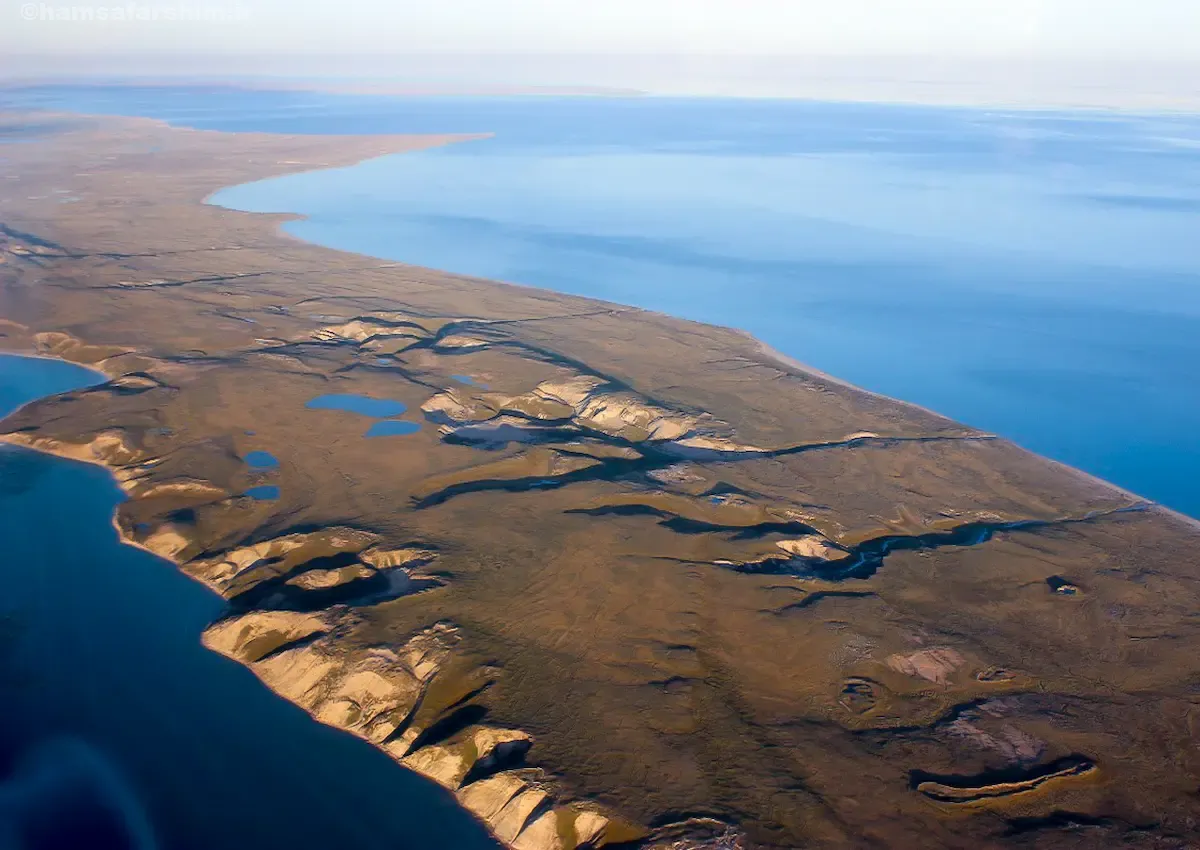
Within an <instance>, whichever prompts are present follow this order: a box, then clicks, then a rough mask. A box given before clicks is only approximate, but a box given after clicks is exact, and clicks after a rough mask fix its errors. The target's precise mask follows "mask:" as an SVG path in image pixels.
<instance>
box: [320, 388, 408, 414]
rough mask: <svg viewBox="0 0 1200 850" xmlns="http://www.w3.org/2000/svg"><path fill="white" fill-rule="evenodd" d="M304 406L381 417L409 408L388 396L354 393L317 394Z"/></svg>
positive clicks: (399, 412)
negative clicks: (379, 396)
mask: <svg viewBox="0 0 1200 850" xmlns="http://www.w3.org/2000/svg"><path fill="white" fill-rule="evenodd" d="M304 406H305V407H307V408H309V409H311V410H343V411H346V412H348V413H357V414H359V415H360V416H373V417H379V418H382V417H385V416H399V415H400V414H401V413H403V412H404V411H405V410H407V409H408V407H407V406H406V405H405V404H404V403H403V402H399V401H392V400H391V399H386V398H371V397H370V396H365V395H356V394H354V393H339V394H332V395H322V396H317V397H316V398H314V399H312V400H311V401H309V402H308V403H307V404H305V405H304Z"/></svg>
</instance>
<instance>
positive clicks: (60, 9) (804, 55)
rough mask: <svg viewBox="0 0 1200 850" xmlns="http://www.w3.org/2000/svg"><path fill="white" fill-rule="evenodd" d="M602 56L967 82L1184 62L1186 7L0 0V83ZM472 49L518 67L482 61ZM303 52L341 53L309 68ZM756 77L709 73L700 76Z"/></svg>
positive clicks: (794, 0) (601, 68)
mask: <svg viewBox="0 0 1200 850" xmlns="http://www.w3.org/2000/svg"><path fill="white" fill-rule="evenodd" d="M105 4H108V5H105ZM89 15H90V16H91V18H92V19H87V18H88V16H89ZM63 17H68V18H70V17H74V18H76V20H63V19H62V18H63ZM99 17H107V18H108V20H103V21H101V20H98V19H96V18H99ZM121 17H124V18H126V20H118V18H121ZM147 17H157V18H158V19H157V20H147V19H146V18H147ZM198 17H207V18H209V19H210V20H197V18H198ZM5 18H7V20H4V19H5ZM81 18H82V19H81ZM129 18H132V20H129ZM169 18H177V20H168V19H169ZM616 54H621V55H626V54H636V55H638V56H641V57H643V60H641V61H643V65H644V64H645V57H682V58H681V61H682V62H685V63H686V61H687V57H694V56H717V57H721V56H724V57H741V58H743V59H748V60H750V61H751V62H752V63H753V61H754V60H756V59H757V60H760V64H761V61H765V60H766V59H767V58H768V57H771V58H772V61H774V60H777V59H779V58H784V59H790V60H793V61H795V62H797V63H799V64H800V65H804V63H808V65H810V66H812V65H813V63H817V64H820V62H821V60H823V59H825V58H828V59H830V60H831V61H837V60H840V59H845V58H851V59H855V60H863V64H862V67H863V68H870V67H874V66H872V65H871V62H883V63H884V65H879V66H878V68H879V70H878V74H877V75H879V74H888V73H893V72H894V68H890V69H889V67H888V66H886V62H888V61H893V60H897V59H901V60H904V59H906V60H909V62H908V67H910V68H911V69H912V70H911V74H913V75H916V76H920V75H921V74H925V75H927V76H928V75H929V74H931V73H933V74H934V75H935V76H937V75H938V74H941V75H943V76H945V77H946V78H947V79H948V80H953V79H954V78H955V75H956V74H958V75H959V76H961V75H962V73H961V71H959V70H954V69H955V68H957V67H958V66H960V65H962V64H963V63H967V64H971V63H974V64H975V65H976V66H980V67H984V66H987V67H990V68H991V69H992V70H990V71H987V72H986V74H985V75H987V74H992V75H996V74H1002V73H1003V71H997V70H996V69H997V68H1001V67H1002V66H1003V65H1004V64H1005V63H1008V64H1009V65H1010V66H1011V65H1012V64H1013V63H1017V62H1026V61H1033V62H1040V63H1044V64H1046V65H1047V66H1049V65H1057V66H1066V65H1076V66H1081V67H1082V66H1084V65H1090V66H1092V67H1099V66H1102V65H1108V66H1113V65H1114V64H1119V65H1121V66H1122V67H1126V66H1139V65H1140V66H1145V67H1151V66H1155V67H1157V66H1161V65H1164V64H1175V65H1178V64H1180V63H1197V64H1200V0H135V2H130V0H96V2H92V0H32V2H29V1H28V0H0V74H4V75H7V76H13V75H16V74H20V73H22V72H25V73H30V74H43V73H46V70H45V69H47V68H50V69H52V68H55V67H60V68H68V69H87V70H92V71H103V70H104V69H105V68H110V69H112V70H115V71H117V72H124V71H126V70H129V69H130V68H131V67H132V66H133V65H134V64H137V61H136V60H138V59H139V57H141V58H143V59H145V61H144V62H142V64H141V65H139V66H138V67H147V68H148V67H151V66H153V67H154V68H155V69H157V70H162V71H167V70H170V69H172V68H173V67H174V68H177V69H183V70H186V71H188V72H191V71H193V70H195V69H196V68H197V67H203V66H204V60H203V58H202V57H205V56H214V55H219V56H228V57H233V60H234V61H233V63H232V64H229V63H224V64H223V63H221V62H219V61H217V60H215V59H214V60H211V61H210V62H209V65H210V66H211V68H212V70H213V72H216V71H219V70H222V69H233V70H236V71H237V72H242V71H243V70H252V69H253V67H259V68H261V69H262V70H263V71H264V72H269V73H277V74H279V73H282V74H286V73H297V72H303V71H304V70H305V69H314V68H315V69H316V70H315V71H313V72H314V73H317V72H324V71H325V70H326V69H327V68H328V67H344V68H348V69H351V70H352V71H355V70H356V69H359V70H361V72H362V73H364V74H367V73H369V74H377V75H387V74H394V75H398V76H412V75H413V73H414V72H416V73H419V72H420V67H419V65H420V62H419V60H420V59H421V57H434V58H433V59H430V60H429V62H427V63H426V64H427V65H428V66H429V67H430V68H432V70H431V71H430V72H429V73H431V74H440V75H442V76H444V75H445V74H447V73H452V72H453V67H451V66H447V65H446V64H445V62H444V61H443V64H442V65H439V64H438V62H439V61H442V60H438V59H437V58H436V57H438V56H441V57H450V56H459V57H462V56H467V57H471V58H472V61H473V62H475V63H476V65H477V66H478V67H475V69H474V70H473V71H472V70H471V67H472V66H471V64H470V63H469V62H467V63H461V69H462V75H463V76H464V77H466V76H470V75H471V74H472V73H474V74H475V75H477V76H484V77H487V76H494V75H495V74H496V73H498V72H499V73H504V72H505V69H506V68H507V69H508V71H509V72H510V73H511V74H512V75H514V76H515V77H522V76H523V77H528V78H530V79H526V80H524V82H536V81H535V80H532V78H533V77H536V76H538V75H539V74H540V75H542V76H545V77H555V76H558V77H561V78H562V79H564V80H567V81H569V82H570V83H574V84H589V83H594V84H598V85H625V86H633V87H638V83H639V80H638V79H637V78H636V77H637V73H627V74H625V75H624V76H623V77H622V75H621V74H620V73H618V71H619V68H618V65H619V60H618V59H617V58H616V56H615V55H616ZM486 55H492V56H497V55H508V56H512V55H515V56H517V57H518V58H517V59H515V60H512V61H510V62H509V64H508V65H505V64H504V63H501V62H498V61H494V62H492V63H491V64H490V65H489V63H488V62H486V61H484V60H483V59H482V58H481V57H484V56H486ZM539 55H554V56H557V57H559V59H558V60H557V64H555V63H549V64H547V63H546V62H545V61H541V60H538V61H532V62H529V63H525V64H523V60H522V59H521V58H520V57H533V56H539ZM305 56H326V57H329V56H340V57H351V58H350V59H348V60H346V61H342V62H340V63H339V62H333V63H329V64H327V65H321V64H320V63H317V64H316V65H313V64H312V63H309V62H306V60H305V59H304V58H303V57H305ZM5 57H8V58H7V59H5ZM367 57H370V61H368V59H367ZM571 57H575V61H571ZM582 57H590V58H587V59H584V58H582ZM604 57H608V58H607V61H606V60H605V58H604ZM39 60H40V61H39ZM89 60H90V61H91V64H90V65H89V64H88V62H89ZM151 60H153V61H151ZM914 62H915V63H916V64H914ZM63 63H65V64H63ZM255 63H257V65H255ZM634 64H635V65H636V63H634ZM650 64H651V65H653V64H654V63H653V62H651V63H650ZM692 65H693V66H694V63H692ZM717 65H719V62H718V63H717ZM639 67H640V66H639ZM664 67H665V66H663V65H662V63H661V62H659V63H658V65H657V66H654V67H653V68H651V67H647V68H646V69H645V70H641V71H638V73H641V74H642V76H643V77H645V80H644V81H643V83H649V84H651V86H653V85H659V86H662V85H667V77H668V76H670V75H671V74H674V75H675V76H676V77H680V74H681V73H682V72H680V71H679V70H678V68H676V69H675V70H672V71H670V73H667V72H665V71H664V70H663V68H664ZM713 67H716V66H713ZM730 67H731V66H730ZM747 67H748V66H747ZM763 67H764V68H765V67H766V66H765V65H764V66H763ZM772 67H777V63H776V65H775V66H772ZM813 67H815V66H813ZM931 67H936V68H940V69H941V70H940V71H936V72H935V71H930V70H929V69H930V68H931ZM447 68H449V70H447ZM655 69H657V70H655ZM633 70H637V68H634V69H633ZM758 73H760V72H751V71H732V70H731V71H730V72H729V73H725V72H721V73H713V72H712V71H711V70H710V72H709V74H708V76H710V77H712V78H713V79H714V81H718V79H717V78H719V77H722V76H729V75H730V74H731V75H732V76H733V77H745V78H746V79H749V78H750V77H753V76H755V75H756V74H758ZM762 73H773V71H764V72H762ZM805 73H808V74H809V75H810V76H811V75H812V74H817V75H818V76H819V75H820V74H822V73H826V75H828V74H827V72H825V71H820V70H810V71H806V72H805ZM839 73H840V72H839ZM972 73H975V72H972ZM1172 74H1175V75H1177V72H1172ZM655 75H657V77H658V78H659V79H658V80H657V82H656V81H655V80H654V79H653V78H654V77H655ZM601 78H606V79H601ZM681 79H682V78H681ZM1081 84H1086V81H1085V83H1081ZM705 85H709V84H708V83H706V84H705ZM1173 85H1175V86H1176V87H1179V86H1181V85H1184V86H1186V81H1182V80H1175V81H1174V82H1173Z"/></svg>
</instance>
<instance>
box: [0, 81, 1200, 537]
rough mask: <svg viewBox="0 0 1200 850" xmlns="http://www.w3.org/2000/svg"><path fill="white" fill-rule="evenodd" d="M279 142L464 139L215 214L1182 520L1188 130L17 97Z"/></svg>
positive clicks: (570, 103)
mask: <svg viewBox="0 0 1200 850" xmlns="http://www.w3.org/2000/svg"><path fill="white" fill-rule="evenodd" d="M6 100H7V101H9V102H12V103H14V104H15V105H19V106H43V107H47V108H53V109H70V110H81V111H91V112H110V113H122V114H138V115H149V116H153V117H158V118H164V119H167V120H170V121H172V122H174V123H176V124H180V125H184V126H192V127H201V128H209V129H223V130H263V131H272V132H283V133H390V132H439V133H440V132H491V133H494V134H495V135H494V137H493V138H490V139H487V140H483V141H476V142H470V143H465V144H460V145H455V146H451V147H447V148H443V149H440V150H435V151H430V152H425V153H419V154H408V155H400V156H392V157H385V158H382V159H378V160H374V161H370V162H366V163H362V164H359V165H357V166H354V167H351V168H344V169H338V170H332V171H324V172H317V173H311V174H302V175H297V176H293V177H286V178H280V179H275V180H269V181H264V182H261V183H256V184H252V185H248V186H240V187H234V188H230V189H227V190H225V191H223V192H220V193H218V195H217V196H215V197H214V198H213V202H214V203H219V204H223V205H225V206H229V207H234V208H238V209H245V210H255V211H287V212H299V213H303V214H305V215H306V216H307V217H308V218H307V219H306V220H304V221H298V222H294V223H292V224H289V225H288V229H289V231H290V232H292V233H293V234H295V235H297V236H300V237H303V238H305V239H308V240H311V241H313V242H317V243H320V244H323V245H329V246H332V247H335V248H340V249H344V250H350V251H357V252H361V253H365V254H371V255H375V256H379V257H385V258H388V259H393V260H402V261H405V262H410V263H416V264H421V265H426V266H432V267H437V268H442V269H449V270H452V271H457V272H464V273H469V274H474V275H481V276H485V277H495V278H500V279H504V280H509V281H515V282H520V283H526V284H531V285H534V286H540V287H546V288H550V289H555V290H560V291H565V292H572V293H578V294H581V295H588V296H593V297H598V298H606V299H610V300H613V301H617V302H622V303H627V304H634V305H637V306H641V307H647V308H652V309H656V310H662V311H666V312H669V313H673V314H675V315H679V316H684V317H687V318H691V319H698V320H702V321H707V322H716V323H720V324H726V325H733V326H736V327H739V328H743V329H745V330H749V331H751V332H752V333H754V334H755V335H757V336H758V337H759V338H761V339H763V340H764V341H766V342H767V343H768V344H770V345H771V346H773V347H775V348H777V349H779V350H781V351H783V352H785V353H786V354H789V355H791V356H793V357H795V358H797V359H800V360H802V361H804V362H807V363H810V364H812V365H813V366H815V367H817V368H819V369H822V370H824V371H827V372H830V373H832V374H834V375H837V376H839V377H841V378H844V379H846V380H849V381H852V382H854V383H856V384H859V385H861V386H864V387H867V388H869V389H872V390H876V391H879V392H882V393H886V394H888V395H892V396H896V397H898V398H902V399H905V400H908V401H912V402H915V403H917V404H921V405H924V406H927V407H930V408H933V409H935V410H937V411H939V412H941V413H944V414H946V415H948V416H951V417H953V418H955V419H958V420H961V421H963V422H966V423H969V424H971V425H974V426H976V427H979V428H983V429H986V430H989V431H994V432H997V433H1000V434H1003V435H1005V436H1007V437H1010V438H1012V439H1014V440H1016V441H1017V442H1019V443H1020V444H1022V445H1024V446H1026V447H1028V448H1030V449H1032V450H1034V451H1037V452H1040V453H1042V454H1045V455H1048V456H1050V457H1053V458H1056V459H1058V460H1062V461H1065V462H1067V463H1069V464H1072V465H1075V466H1078V467H1081V468H1083V469H1085V470H1087V471H1089V472H1091V473H1093V474H1096V475H1099V476H1101V477H1104V478H1107V479H1109V480H1112V481H1114V482H1116V483H1118V484H1120V485H1122V486H1124V487H1127V488H1129V489H1131V490H1134V491H1136V492H1138V493H1140V494H1142V495H1145V496H1147V497H1150V498H1153V499H1157V500H1159V501H1162V502H1164V503H1166V504H1168V505H1170V506H1172V507H1175V508H1177V509H1179V510H1182V511H1185V512H1188V513H1191V514H1192V515H1194V516H1200V488H1198V487H1197V486H1196V484H1195V482H1196V481H1197V480H1200V381H1198V380H1197V377H1196V376H1197V373H1198V371H1200V116H1197V115H1183V114H1174V115H1140V114H1131V113H1084V112H1078V113H1071V112H1045V111H1043V112H1014V111H1005V110H994V109H993V110H988V109H965V108H964V109H947V108H924V107H913V106H882V105H849V104H823V103H809V102H798V101H737V100H702V99H658V98H643V99H587V98H482V99H480V98H397V97H381V96H340V95H327V94H310V93H296V92H289V93H268V92H237V91H230V90H220V89H214V90H212V91H207V92H204V93H196V92H191V91H184V90H177V89H89V90H82V89H70V88H44V89H39V90H33V91H29V92H26V93H24V94H20V95H4V96H0V105H3V104H4V102H5V101H6Z"/></svg>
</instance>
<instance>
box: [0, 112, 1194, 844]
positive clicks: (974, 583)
mask: <svg viewBox="0 0 1200 850" xmlns="http://www.w3.org/2000/svg"><path fill="white" fill-rule="evenodd" d="M463 138H465V137H456V136H410V137H398V136H373V137H339V136H271V135H265V134H255V133H245V134H241V133H239V134H228V133H217V132H202V131H193V130H184V129H176V128H171V127H169V126H167V125H165V124H162V123H159V122H155V121H150V120H143V119H125V118H93V117H87V116H77V115H52V114H44V113H42V114H32V113H31V114H15V113H10V114H0V139H6V140H10V141H27V142H29V143H18V144H8V145H5V146H4V147H3V160H2V161H0V187H2V190H0V348H3V349H5V350H10V351H18V352H30V351H37V352H41V353H43V354H45V355H50V356H56V357H61V358H64V359H67V360H71V361H74V362H77V363H82V364H87V365H89V366H92V367H94V368H96V369H99V370H101V371H102V372H103V373H104V374H105V375H107V377H108V378H109V381H108V382H107V383H104V384H101V385H99V386H96V387H94V388H91V389H88V390H84V391H79V392H72V393H66V394H63V395H60V396H55V397H52V398H49V399H46V400H43V401H41V402H37V403H34V404H32V405H29V406H28V407H26V408H24V409H22V410H21V411H19V412H18V413H17V414H15V415H14V416H12V417H11V418H9V419H7V420H5V422H4V423H3V425H0V431H3V432H4V433H3V435H2V437H3V439H4V440H6V441H9V442H12V443H18V444H21V445H26V446H31V447H33V448H36V449H39V450H42V451H47V452H53V453H56V454H59V455H64V456H67V457H72V458H77V459H82V460H86V461H89V462H94V463H98V464H102V465H104V466H106V467H107V468H108V469H110V470H111V472H112V474H113V475H114V476H115V477H116V479H117V480H118V481H119V482H120V484H121V486H122V487H123V488H124V490H125V491H126V493H127V495H128V497H129V498H128V501H126V502H124V503H123V504H122V505H121V507H120V509H119V511H118V514H117V516H116V518H115V522H116V524H117V526H118V528H119V530H120V532H121V533H122V535H123V536H124V538H125V539H126V540H127V541H128V542H129V543H130V544H132V545H137V546H141V547H144V548H146V549H148V550H151V551H153V552H155V553H156V554H158V555H160V556H162V557H163V558H165V559H168V560H170V561H172V562H174V563H175V564H176V565H177V566H178V568H179V569H181V570H182V571H184V572H185V573H186V574H187V575H189V576H191V577H193V578H195V579H196V580H197V581H199V582H202V583H203V584H205V585H206V586H207V587H209V588H210V589H211V590H212V591H213V592H215V593H218V594H220V595H221V596H222V597H224V598H225V599H226V600H227V602H228V607H227V616H225V617H224V618H223V619H221V620H220V621H218V622H215V623H213V624H212V626H211V627H210V628H209V629H208V631H207V632H206V634H205V638H204V640H205V644H206V645H207V646H208V647H209V648H211V649H212V650H213V651H215V652H219V653H223V654H225V655H227V656H229V657H231V658H234V659H236V660H237V661H239V662H241V663H243V664H245V665H246V666H248V667H249V668H250V669H251V670H252V671H253V672H254V673H255V674H256V675H257V676H258V677H259V679H261V680H262V682H263V683H264V686H266V687H269V688H271V689H272V690H274V691H275V692H277V693H278V694H279V695H280V696H281V697H283V698H286V699H288V700H291V701H292V702H294V703H296V704H298V705H299V706H301V707H303V708H304V709H305V710H306V711H308V712H309V713H310V714H311V715H312V716H313V717H314V718H315V719H316V720H318V721H320V722H322V723H326V724H329V725H332V726H335V727H338V728H341V729H344V730H346V731H347V732H349V733H352V734H354V735H357V736H360V737H362V738H364V739H366V740H368V741H370V742H372V743H373V744H374V745H376V746H377V747H379V748H380V749H381V750H383V751H384V752H386V753H388V754H389V755H390V756H392V757H393V758H394V759H395V761H396V762H398V763H399V764H400V765H403V766H404V768H407V769H410V770H414V771H417V772H419V773H421V774H423V775H425V776H427V777H429V778H431V779H433V780H434V781H436V782H438V783H440V784H441V785H443V786H444V787H445V788H446V789H448V791H449V792H450V793H452V794H454V795H455V797H456V798H457V799H458V801H459V802H460V803H461V805H462V806H463V807H464V808H466V809H467V810H469V811H470V812H472V813H473V814H474V815H475V816H476V817H478V818H479V819H480V820H481V821H483V822H484V823H485V824H487V826H488V827H489V829H490V830H491V831H492V833H493V834H494V835H495V836H496V838H497V839H499V840H500V841H501V842H503V843H505V844H506V845H508V846H511V847H513V848H520V849H521V850H576V848H599V847H615V846H622V847H648V848H674V850H685V848H734V847H737V848H786V847H806V848H860V847H863V848H865V847H873V848H942V847H944V848H966V847H972V848H979V847H1003V846H1014V847H1017V846H1020V847H1055V848H1064V847H1070V848H1091V847H1095V848H1110V847H1114V846H1120V847H1128V848H1156V850H1162V848H1184V847H1189V846H1195V845H1196V844H1197V842H1200V821H1198V819H1197V812H1198V811H1200V750H1197V747H1196V740H1197V735H1198V734H1200V712H1197V711H1196V710H1195V709H1196V707H1197V704H1198V702H1200V688H1198V684H1197V683H1200V614H1198V613H1197V612H1200V569H1197V568H1198V566H1200V564H1198V561H1197V558H1196V555H1195V552H1196V550H1197V543H1198V542H1200V532H1198V530H1197V528H1196V526H1195V524H1194V523H1192V522H1191V521H1189V520H1185V519H1183V518H1181V517H1179V516H1177V515H1175V514H1172V513H1170V512H1168V511H1166V510H1164V509H1162V508H1159V507H1157V506H1155V505H1153V504H1148V503H1146V502H1145V501H1143V500H1141V499H1139V498H1137V497H1136V496H1132V495H1130V494H1128V493H1125V492H1122V491H1120V490H1118V489H1116V488H1114V487H1112V486H1109V485H1107V484H1104V483H1103V482H1099V481H1096V480H1095V479H1092V478H1089V477H1088V476H1085V475H1083V474H1082V473H1079V472H1076V471H1074V470H1071V469H1067V468H1064V467H1062V466H1060V465H1057V464H1054V463H1052V462H1050V461H1047V460H1044V459H1042V458H1039V457H1036V456H1034V455H1031V454H1029V453H1027V452H1025V451H1023V450H1022V449H1020V448H1018V447H1017V446H1014V445H1012V444H1010V443H1008V442H1006V441H1005V440H1003V439H1000V438H997V437H995V436H994V435H990V434H985V433H980V432H978V431H975V430H973V429H971V428H968V427H964V426H962V425H960V424H957V423H955V422H952V421H949V420H947V419H945V418H942V417H940V416H938V415H936V414H934V413H931V412H929V411H925V410H922V409H919V408H915V407H912V406H909V405H906V404H903V403H900V402H897V401H894V400H891V399H887V398H882V397H879V396H876V395H873V394H870V393H867V392H865V391H862V390H859V389H856V388H854V387H851V386H847V385H845V384H843V383H841V382H838V381H836V380H835V379H833V378H830V377H827V376H824V375H821V374H819V373H816V372H814V371H811V370H808V369H806V368H804V367H803V366H802V365H801V364H797V363H794V362H791V361H787V360H785V359H783V358H780V357H776V356H774V355H773V354H772V353H771V352H769V351H767V350H766V349H764V347H763V346H762V345H761V344H759V343H758V342H756V341H755V340H754V339H752V338H750V337H748V336H746V335H745V334H742V333H739V332H737V331H734V330H730V329H726V328H720V327H713V326H707V325H700V324H696V323H691V322H687V321H683V320H679V319H675V318H671V317H668V316H664V315H661V314H656V313H652V312H647V311H642V310H637V309H633V308H627V307H622V306H619V305H614V304H609V303H603V302H598V301H592V300H588V299H584V298H579V297H574V296H568V295H561V294H556V293H553V292H548V291H544V290H536V289H530V288H524V287H519V286H513V285H508V284H503V283H498V282H493V281H486V280H476V279H470V278H464V277H461V276H455V275H451V274H447V273H443V272H439V271H434V270H429V269H423V268H416V267H411V266H405V265H401V264H397V263H391V262H383V261H380V260H376V259H372V258H368V257H363V256H356V255H351V254H345V253H339V252H337V251H333V250H329V249H325V248H321V247H317V246H313V245H309V244H305V243H302V242H299V241H297V240H294V239H291V238H288V237H286V236H284V235H282V234H281V233H280V232H279V231H278V225H279V224H280V223H281V222H283V221H284V220H286V216H282V215H259V214H248V213H241V212H235V211H231V210H226V209H220V208H217V207H213V206H209V205H206V204H205V203H204V200H205V198H206V197H208V196H209V195H211V194H212V193H213V192H215V191H216V190H218V189H220V188H221V187H223V186H227V185H232V184H237V183H243V182H248V181H252V180H259V179H262V178H265V177H270V176H274V175H281V174H286V173H292V172H297V171H303V170H310V169H316V168H326V167H333V166H340V165H347V164H350V163H353V162H356V161H359V160H362V159H365V158H368V157H373V156H378V155H383V154H387V153H397V152H403V151H409V150H417V149H420V148H425V147H430V146H434V145H442V144H453V143H455V142H457V141H460V140H462V139H463ZM170 615H171V612H170V611H163V612H162V616H164V617H169V616H170ZM397 769H400V768H399V767H398V768H397Z"/></svg>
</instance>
